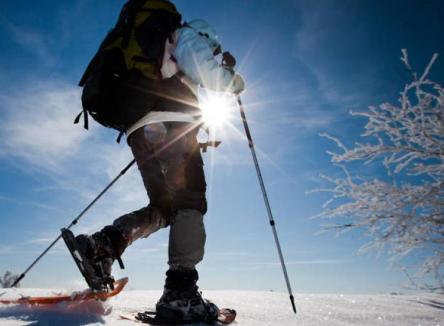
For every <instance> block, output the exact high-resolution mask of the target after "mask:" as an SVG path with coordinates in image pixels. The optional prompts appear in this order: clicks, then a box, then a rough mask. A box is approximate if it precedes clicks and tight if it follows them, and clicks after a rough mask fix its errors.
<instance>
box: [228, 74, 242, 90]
mask: <svg viewBox="0 0 444 326" xmlns="http://www.w3.org/2000/svg"><path fill="white" fill-rule="evenodd" d="M244 90H245V81H244V79H243V78H242V76H241V75H239V74H235V75H234V76H233V79H232V80H231V85H230V91H231V92H232V93H234V94H236V95H239V94H240V93H242V92H243V91H244Z"/></svg>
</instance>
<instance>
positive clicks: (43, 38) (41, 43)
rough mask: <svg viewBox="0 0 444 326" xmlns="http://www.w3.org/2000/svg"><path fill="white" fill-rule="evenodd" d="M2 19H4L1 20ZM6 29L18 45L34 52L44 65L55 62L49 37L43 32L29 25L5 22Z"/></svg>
mask: <svg viewBox="0 0 444 326" xmlns="http://www.w3.org/2000/svg"><path fill="white" fill-rule="evenodd" d="M3 21H4V20H3ZM5 26H6V28H7V29H8V32H9V33H8V35H10V37H11V39H12V40H13V41H14V42H15V43H17V44H18V45H20V46H21V47H22V48H23V49H25V50H26V51H28V52H30V53H32V54H34V55H35V56H36V57H37V58H39V59H40V60H41V62H43V63H44V64H46V65H53V64H54V63H55V58H54V55H53V53H54V51H53V50H52V48H53V46H51V44H50V41H49V40H50V38H49V37H48V35H45V34H44V33H41V32H38V31H36V30H35V29H31V28H30V27H26V26H20V25H16V24H12V23H10V22H6V23H5Z"/></svg>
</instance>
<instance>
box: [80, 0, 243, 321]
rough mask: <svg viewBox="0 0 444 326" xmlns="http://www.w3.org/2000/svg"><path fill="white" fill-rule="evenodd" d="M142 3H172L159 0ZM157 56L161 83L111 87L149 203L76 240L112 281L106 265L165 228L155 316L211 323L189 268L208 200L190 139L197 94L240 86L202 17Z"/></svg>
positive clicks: (199, 246)
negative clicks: (163, 263)
mask: <svg viewBox="0 0 444 326" xmlns="http://www.w3.org/2000/svg"><path fill="white" fill-rule="evenodd" d="M134 1H135V0H130V1H129V2H128V3H131V2H134ZM145 2H146V3H148V2H159V3H163V4H165V3H167V4H168V5H169V6H171V5H173V4H172V3H170V2H168V1H166V0H148V1H145ZM139 3H140V1H139ZM141 37H143V35H142V36H141ZM147 37H148V36H147ZM163 52H164V55H163V58H162V62H161V65H160V73H161V79H160V80H157V81H155V80H154V81H153V79H149V78H142V79H140V78H139V79H137V82H134V81H133V82H132V83H126V84H124V85H123V84H122V85H120V86H119V88H118V89H116V92H117V94H119V97H120V98H119V104H118V105H119V106H120V108H121V111H122V112H123V113H122V117H123V120H125V119H127V120H128V121H131V119H129V118H128V117H130V116H132V115H133V113H134V112H135V111H137V112H138V119H137V121H131V122H132V123H126V126H127V127H126V128H125V129H126V131H125V133H126V136H127V143H128V145H129V146H130V148H131V151H132V153H133V155H134V158H135V160H136V163H137V166H138V169H139V171H140V174H141V177H142V179H143V183H144V186H145V188H146V191H147V194H148V197H149V204H148V206H146V207H143V208H141V209H139V210H137V211H134V212H131V213H129V214H126V215H123V216H121V217H119V218H117V219H116V220H114V222H113V223H112V224H110V225H107V226H105V227H104V228H103V229H101V230H100V231H98V232H96V233H93V234H91V235H88V234H80V235H78V236H77V237H76V238H75V240H76V242H77V245H78V248H80V251H81V253H82V255H83V256H84V257H86V258H87V259H88V260H89V262H90V263H91V265H93V266H94V270H95V272H96V273H97V275H100V277H101V278H102V279H104V280H105V279H108V280H112V279H113V278H112V276H111V267H112V265H113V262H114V261H115V260H116V259H117V260H119V262H121V259H120V257H121V256H122V254H123V252H124V251H125V249H126V248H127V247H128V246H129V245H131V244H132V243H133V242H134V241H136V240H137V239H140V238H146V237H148V236H149V235H151V234H153V233H154V232H156V231H158V230H160V229H162V228H166V227H169V245H168V266H169V268H168V270H167V272H166V280H165V286H164V291H163V294H162V296H161V298H160V299H159V301H158V302H157V304H156V316H157V317H156V318H159V319H160V320H167V321H168V320H170V321H172V322H178V321H187V320H190V321H191V320H207V321H208V320H209V321H211V320H212V319H213V320H214V319H215V318H217V315H218V308H217V306H216V305H215V304H213V303H211V302H209V301H208V300H205V299H203V298H202V296H201V294H200V293H199V291H198V286H197V281H198V278H199V275H198V271H197V270H196V265H197V264H198V263H199V262H201V261H202V259H203V257H204V247H205V240H206V234H205V227H204V220H203V219H204V215H205V213H206V212H207V200H206V196H205V192H206V182H205V175H204V169H203V165H204V163H203V159H202V156H201V152H200V146H199V143H198V141H197V133H198V130H199V128H200V127H201V125H202V121H201V120H200V117H201V112H200V109H199V105H198V99H197V95H196V90H197V88H198V87H206V88H208V89H211V90H216V91H225V92H231V93H234V94H239V93H241V92H242V91H243V90H244V88H245V83H244V80H243V79H242V77H241V76H240V75H239V74H237V73H234V71H233V70H232V69H229V68H226V67H224V66H223V65H221V64H220V63H219V61H218V60H217V55H218V54H219V53H221V44H220V43H219V41H218V38H217V34H216V31H215V29H214V28H213V27H211V26H210V25H209V24H208V23H207V22H206V21H204V20H200V19H197V20H192V21H190V22H188V23H184V24H180V26H177V28H175V29H174V31H173V32H172V33H171V34H170V35H169V36H168V37H167V39H166V41H165V43H164V49H163ZM122 94H123V95H122ZM140 112H143V115H141V113H140ZM140 116H141V117H140ZM139 117H140V118H139ZM132 120H134V117H133V118H132Z"/></svg>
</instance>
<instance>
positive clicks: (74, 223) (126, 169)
mask: <svg viewBox="0 0 444 326" xmlns="http://www.w3.org/2000/svg"><path fill="white" fill-rule="evenodd" d="M135 162H136V160H132V161H131V162H130V163H129V164H128V165H127V166H126V167H125V168H124V169H123V170H122V171H121V172H120V173H119V175H118V176H117V177H115V178H114V179H113V181H111V182H110V183H109V184H108V185H107V186H106V187H105V189H103V190H102V192H101V193H100V194H98V195H97V197H96V198H94V200H93V201H92V202H91V203H90V204H89V205H88V206H86V208H85V209H84V210H83V211H82V212H81V213H80V214H79V215H78V216H77V217H76V218H75V219H74V220H73V221H72V222H71V224H70V225H69V226H68V227H67V228H66V229H68V230H69V229H70V228H71V227H72V226H74V225H76V224H77V222H78V221H79V220H80V219H81V218H82V216H83V215H84V214H85V213H86V212H87V211H88V210H89V209H90V208H91V207H92V206H93V205H94V204H95V203H96V202H97V201H98V200H99V199H100V197H102V196H103V194H104V193H105V192H107V191H108V190H109V188H111V187H112V186H113V185H114V183H116V181H117V180H119V178H120V177H121V176H122V175H124V174H125V173H126V172H127V171H128V170H129V169H130V167H131V166H132V165H133V164H134V163H135ZM61 238H62V235H61V234H60V235H59V236H58V237H57V238H56V239H55V240H54V241H53V242H52V243H51V244H50V245H49V246H48V248H46V249H45V250H44V251H43V252H42V253H41V254H40V256H38V257H37V258H36V260H34V261H33V262H32V264H31V265H29V267H28V268H27V269H26V270H25V271H24V272H23V273H22V274H21V275H20V276H19V277H18V278H17V279H16V280H15V281H14V283H13V284H12V286H11V287H15V286H16V285H17V284H18V283H19V282H20V281H21V280H23V278H24V277H25V276H26V274H27V273H28V272H29V271H30V270H31V269H32V268H33V267H34V266H35V264H37V263H38V262H39V260H40V259H42V257H43V256H44V255H46V253H47V252H48V251H49V250H50V249H51V248H52V247H54V245H55V244H56V243H57V242H58V241H59V240H60V239H61Z"/></svg>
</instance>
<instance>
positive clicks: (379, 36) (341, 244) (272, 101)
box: [0, 0, 444, 293]
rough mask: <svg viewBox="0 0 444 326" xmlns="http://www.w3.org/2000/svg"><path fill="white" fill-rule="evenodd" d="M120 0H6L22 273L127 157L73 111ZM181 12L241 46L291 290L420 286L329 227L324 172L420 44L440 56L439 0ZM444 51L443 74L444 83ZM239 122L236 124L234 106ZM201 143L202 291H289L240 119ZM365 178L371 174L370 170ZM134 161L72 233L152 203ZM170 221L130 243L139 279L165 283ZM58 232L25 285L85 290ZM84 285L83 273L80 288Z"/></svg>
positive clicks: (183, 5)
mask: <svg viewBox="0 0 444 326" xmlns="http://www.w3.org/2000/svg"><path fill="white" fill-rule="evenodd" d="M123 3H124V1H122V0H120V1H99V0H82V1H81V0H73V1H60V0H57V1H55V0H54V1H51V0H41V1H38V2H33V1H21V2H17V1H12V0H9V1H1V3H0V39H1V40H2V41H1V43H0V47H1V55H0V71H1V74H0V127H1V128H0V273H1V272H2V271H5V270H7V269H8V270H12V271H14V272H16V273H19V272H21V271H23V269H24V268H26V267H27V266H28V264H29V263H30V262H32V260H33V259H34V258H35V257H36V256H37V255H38V254H39V253H40V252H41V251H42V250H43V249H44V248H45V247H46V246H47V245H48V243H49V241H51V240H52V239H54V238H55V237H56V236H57V234H58V232H59V229H60V228H61V227H63V226H66V225H67V224H69V222H70V221H71V220H72V219H73V218H74V217H75V216H76V215H77V214H78V213H79V212H80V211H81V210H82V209H83V208H84V207H85V206H86V205H87V204H88V203H89V201H90V200H91V199H92V198H93V197H94V196H95V195H96V194H97V193H98V192H99V191H100V190H101V189H102V188H103V187H104V186H105V185H106V184H107V183H108V182H109V180H110V179H111V178H113V177H114V176H115V175H117V174H118V173H119V171H120V170H121V169H122V168H123V167H124V166H125V165H126V164H127V163H128V162H129V161H130V160H131V154H130V151H129V149H128V148H127V146H126V145H125V144H124V142H122V144H120V145H118V144H116V143H115V137H116V134H115V133H114V132H113V131H110V130H105V129H104V128H102V127H100V126H98V125H93V126H92V128H91V130H90V131H89V132H87V131H85V130H83V129H82V128H81V127H80V126H75V125H73V124H72V121H73V119H74V117H75V115H76V114H77V113H78V112H79V111H80V89H79V88H78V87H77V86H76V85H77V82H78V80H79V78H80V76H81V74H82V73H83V70H84V68H85V66H86V64H87V63H88V61H89V59H90V58H91V56H92V55H93V54H94V53H95V51H96V49H97V46H98V45H99V43H100V41H101V40H102V38H103V37H104V35H105V33H106V31H107V30H108V29H109V28H110V27H111V26H112V25H113V24H114V22H115V20H116V17H117V15H118V12H119V10H120V8H121V6H122V4H123ZM175 4H176V5H177V7H178V9H179V10H180V11H181V12H182V14H183V17H184V19H186V20H191V19H193V18H203V19H206V20H208V21H209V22H210V23H211V24H212V25H214V27H215V28H216V29H217V31H218V34H219V37H220V40H221V43H222V44H223V46H224V48H225V49H227V50H230V51H231V52H232V53H233V54H234V55H235V56H237V57H238V62H239V63H240V72H241V73H242V74H243V75H244V77H245V79H246V81H247V85H248V86H247V87H248V90H247V92H246V93H245V94H244V96H243V101H244V102H245V104H246V110H247V116H248V118H249V122H250V125H251V129H252V133H253V137H254V140H255V142H256V144H257V147H258V152H259V160H260V163H261V166H262V169H263V175H264V179H265V183H266V186H267V188H268V191H269V196H270V201H271V205H272V209H273V212H274V215H275V218H276V221H277V228H278V232H279V235H280V238H281V242H282V246H283V251H284V255H285V258H286V260H287V264H288V270H289V276H290V279H291V282H292V286H293V290H294V292H343V293H352V292H353V293H362V292H367V293H376V292H386V291H399V290H401V285H402V284H404V283H408V280H407V279H406V277H405V275H404V274H403V273H402V272H400V271H399V270H396V269H391V268H390V266H389V264H388V263H387V260H386V257H385V255H381V256H379V257H377V256H376V254H371V255H358V254H357V250H358V249H359V247H360V246H362V245H363V244H365V243H366V242H367V240H368V239H366V237H365V235H364V234H362V233H347V234H345V235H343V236H341V237H336V236H335V235H334V234H331V233H326V234H322V235H317V232H318V231H319V230H320V229H321V224H322V223H324V221H320V220H317V219H310V217H311V216H313V215H316V214H317V213H319V212H320V211H321V205H322V204H323V202H324V201H325V200H326V197H325V196H324V195H320V194H307V193H306V192H307V191H309V190H311V189H314V188H318V187H321V186H322V182H321V180H320V179H319V177H318V175H319V173H325V174H330V175H336V174H338V173H340V172H339V171H338V170H337V169H336V168H334V167H332V165H331V164H330V162H329V156H328V155H327V154H326V150H328V149H334V148H335V147H334V144H332V143H331V142H330V141H328V140H326V139H325V138H321V137H319V133H320V132H328V133H330V134H332V135H335V136H338V137H340V138H341V139H343V140H344V141H345V142H346V143H349V144H350V143H352V142H353V141H355V140H357V139H358V138H359V132H360V130H361V128H362V126H363V124H364V122H365V121H363V120H361V119H359V118H353V117H350V116H349V114H348V111H349V110H350V109H354V110H365V108H366V107H367V106H368V105H371V104H373V105H377V104H380V103H381V102H383V101H395V100H396V96H397V94H398V93H399V91H400V90H401V88H402V87H403V85H404V82H405V79H404V78H405V71H404V70H403V66H402V64H401V62H400V60H399V57H400V55H401V49H402V48H406V49H408V51H409V54H410V58H411V62H412V65H413V66H414V67H415V68H416V69H417V70H419V71H422V69H423V68H424V67H425V65H426V64H427V62H428V60H429V59H430V57H431V56H432V54H433V53H435V52H437V53H439V54H443V53H444V51H443V50H444V49H443V48H444V42H443V37H442V30H443V25H444V23H443V22H442V17H440V13H442V12H443V9H444V4H443V3H442V2H441V1H390V2H388V1H338V0H336V1H327V0H323V1H316V2H313V1H290V0H280V1H275V2H273V3H272V2H270V1H265V0H254V1H253V0H245V1H234V0H225V1H211V2H210V1H203V0H200V1H199V0H186V1H185V0H177V1H175ZM443 72H444V64H443V60H442V58H441V57H440V58H439V59H438V61H437V63H436V64H435V66H434V68H433V70H432V74H431V78H432V79H434V80H436V81H439V82H442V81H443ZM232 123H233V124H234V125H235V126H236V128H237V129H238V130H240V131H242V129H241V127H242V126H241V124H240V121H239V118H238V116H237V115H236V114H233V118H232ZM219 138H220V139H221V140H222V141H223V144H222V145H221V147H220V148H219V149H218V150H217V151H212V150H210V151H209V152H208V153H207V154H206V155H205V163H206V173H207V181H208V184H209V190H208V198H209V207H210V208H209V213H208V214H207V216H206V226H207V234H208V239H207V247H206V252H207V254H206V258H205V261H204V262H203V263H202V264H201V265H200V266H199V270H200V271H201V287H202V288H204V289H205V288H207V289H223V288H230V289H254V290H270V289H273V290H275V291H285V284H284V280H283V277H282V273H281V270H280V266H279V264H278V258H277V253H276V249H275V245H274V242H273V238H272V234H271V230H270V227H269V225H268V222H267V216H266V211H265V207H264V204H263V201H262V197H261V193H260V189H259V186H258V182H257V177H256V174H255V171H254V167H253V164H252V161H251V157H250V153H249V150H248V147H247V145H246V142H245V139H244V138H242V137H241V136H240V135H239V134H238V133H236V132H235V131H233V130H232V129H227V130H225V131H224V132H221V133H220V134H219ZM360 172H361V174H364V175H368V174H371V173H372V171H366V170H363V171H360ZM146 200H147V199H146V195H145V191H144V189H143V185H142V182H141V180H140V177H139V175H138V172H137V170H136V169H133V170H132V171H131V172H130V173H129V174H128V175H126V176H125V177H124V178H122V179H121V180H120V181H119V183H118V184H116V186H115V187H114V188H112V190H111V191H110V192H109V193H108V194H107V195H106V196H105V197H104V199H103V200H101V201H100V202H99V203H98V204H97V205H96V206H95V207H94V208H93V209H92V210H91V211H90V212H89V213H88V214H87V216H85V218H84V219H83V220H82V222H81V223H80V225H79V226H78V227H76V228H74V229H73V231H74V232H75V233H80V232H93V231H96V230H97V229H99V228H100V227H102V226H103V225H106V224H107V223H110V222H111V221H112V220H113V219H114V218H116V217H118V216H120V215H121V214H123V213H126V212H129V211H132V210H135V209H138V208H140V207H141V206H143V205H145V204H146ZM167 235H168V233H167V231H166V230H164V231H160V232H159V233H157V234H155V235H153V236H152V237H150V238H149V239H144V240H141V241H139V242H137V243H136V244H134V246H132V247H131V248H129V249H128V250H127V252H126V254H125V257H124V259H125V262H126V266H127V270H125V271H123V272H120V271H118V270H117V269H116V271H117V272H116V273H117V276H120V275H122V276H123V275H128V276H129V277H130V279H131V286H132V287H133V288H140V289H160V288H161V287H162V286H163V272H164V271H165V269H166V268H167V265H166V261H167V258H166V253H167ZM81 284H83V283H82V281H81V278H80V275H79V273H78V271H77V269H76V267H75V266H74V263H73V262H72V261H71V258H70V257H69V256H68V253H67V251H66V250H65V248H64V246H63V245H62V244H60V245H58V246H57V247H56V248H55V249H54V250H52V251H51V253H50V254H49V255H48V256H47V257H45V258H44V259H43V260H42V261H41V263H39V265H37V266H36V267H35V268H34V269H33V270H32V272H30V273H29V275H28V276H27V278H26V280H25V281H24V283H23V286H26V287H78V286H80V285H81ZM82 286H83V285H82Z"/></svg>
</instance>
